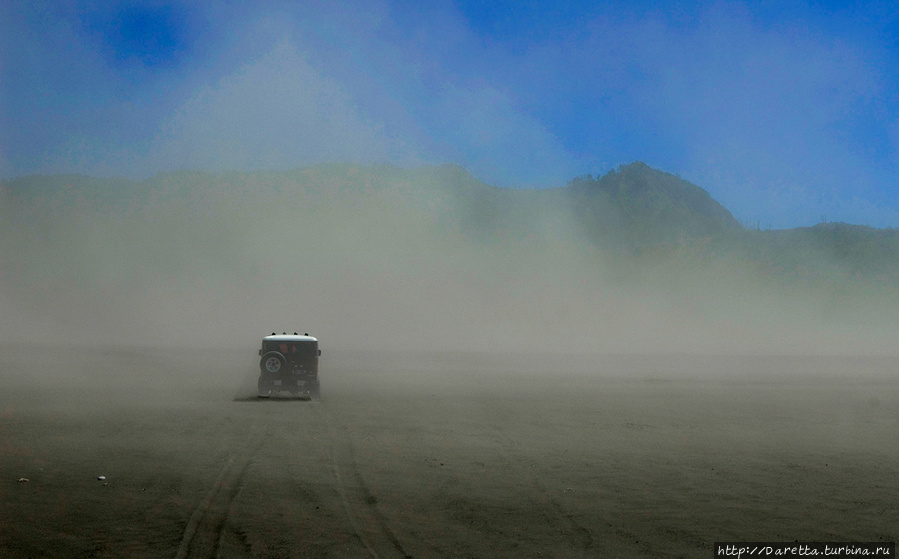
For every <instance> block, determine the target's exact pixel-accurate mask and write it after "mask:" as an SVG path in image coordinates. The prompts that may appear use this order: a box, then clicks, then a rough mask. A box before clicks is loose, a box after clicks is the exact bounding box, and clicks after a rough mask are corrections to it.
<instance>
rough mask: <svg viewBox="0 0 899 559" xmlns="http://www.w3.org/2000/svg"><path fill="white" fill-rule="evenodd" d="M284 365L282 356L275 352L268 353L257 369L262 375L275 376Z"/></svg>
mask: <svg viewBox="0 0 899 559" xmlns="http://www.w3.org/2000/svg"><path fill="white" fill-rule="evenodd" d="M286 363H287V361H286V360H285V359H284V356H283V355H281V354H280V353H278V352H277V351H269V352H268V353H266V354H265V355H263V356H262V359H261V360H260V361H259V368H260V369H261V370H262V374H266V373H268V374H270V375H276V374H278V373H279V372H280V371H281V369H283V368H284V365H285V364H286Z"/></svg>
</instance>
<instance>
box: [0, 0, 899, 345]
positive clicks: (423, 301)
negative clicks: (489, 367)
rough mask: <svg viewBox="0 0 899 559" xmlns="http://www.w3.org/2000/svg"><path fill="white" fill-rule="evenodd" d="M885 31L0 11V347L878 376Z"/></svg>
mask: <svg viewBox="0 0 899 559" xmlns="http://www.w3.org/2000/svg"><path fill="white" fill-rule="evenodd" d="M897 14H899V12H897V9H896V8H894V7H892V6H891V5H890V4H889V3H880V4H873V3H872V4H871V5H865V6H852V7H836V8H834V7H822V6H808V5H807V4H800V3H783V2H778V3H756V2H742V3H741V2H716V3H696V4H695V5H684V4H683V3H674V2H671V3H662V4H660V3H658V2H629V3H595V4H589V3H580V2H548V3H536V5H535V4H534V3H519V2H508V3H490V4H488V5H486V7H485V5H484V4H482V3H475V2H470V3H469V2H450V1H446V2H428V3H401V2H303V3H294V2H283V3H280V2H269V3H249V4H238V5H222V4H220V3H207V2H199V3H198V2H118V3H117V2H99V3H96V2H46V3H45V2H25V1H18V0H11V1H7V2H3V3H2V5H0V53H2V54H0V220H2V222H0V235H2V236H0V338H2V339H3V340H4V341H5V342H10V343H18V342H27V341H29V340H34V339H35V338H39V339H54V340H58V341H59V342H60V343H63V344H97V343H101V344H102V343H107V344H113V345H116V344H125V345H127V344H133V345H167V346H172V345H175V346H183V347H191V346H193V345H197V344H201V345H205V346H234V345H235V344H245V345H254V344H256V343H258V338H259V337H260V336H261V335H263V334H265V333H270V332H272V331H279V332H280V331H286V330H289V331H294V330H307V331H310V333H313V334H315V335H317V336H319V337H320V338H321V339H322V340H327V343H329V344H332V345H334V346H339V347H347V348H359V349H368V348H379V347H385V346H386V347H390V348H397V349H426V350H435V349H436V350H459V349H461V350H502V351H529V352H552V351H570V352H600V351H601V352H704V353H740V352H743V353H753V352H774V353H866V352H878V353H884V352H894V351H895V347H894V346H895V339H896V336H895V335H896V333H897V332H899V324H897V321H899V319H897V317H899V312H896V310H897V309H896V305H897V303H896V302H897V300H899V298H897V297H896V293H897V290H896V286H897V281H896V269H895V266H894V265H892V264H889V263H886V264H883V261H886V260H888V259H889V257H890V256H889V255H893V254H894V252H891V251H892V250H894V249H893V248H890V247H895V246H897V241H896V240H895V238H894V237H895V235H894V232H895V230H894V229H891V228H895V227H897V226H899V196H897V195H896V194H897V190H896V178H895V177H897V176H899V173H897V172H896V171H897V168H896V167H897V162H899V151H897V143H899V104H897V100H896V97H895V95H893V92H894V91H896V90H899V83H897V79H899V78H897V76H899V60H897V57H899V53H897V51H896V49H895V48H894V46H895V40H896V32H897V25H899V18H897ZM634 162H645V164H644V163H634ZM578 177H580V179H581V181H580V182H577V181H576V180H575V179H576V178H578ZM594 177H595V178H594ZM600 177H610V178H608V179H603V180H605V181H606V182H601V181H600ZM616 177H617V178H616ZM647 177H648V178H647ZM615 181H618V182H615ZM641 181H642V182H641ZM686 181H688V182H689V183H690V185H689V188H688V187H687V186H684V185H685V184H686ZM577 185H580V187H578V186H577ZM629 185H630V186H629ZM634 185H636V186H634ZM665 185H668V186H665ZM693 185H697V186H693ZM699 187H701V189H705V191H707V194H708V195H706V192H702V191H700V190H698V189H699ZM578 188H580V190H578ZM628 189H630V190H628ZM641 189H642V190H641ZM678 192H681V193H682V194H683V195H684V196H685V197H684V198H677V196H676V195H675V194H674V193H678ZM672 196H673V197H672ZM713 202H714V203H713ZM718 203H720V205H721V207H720V208H719V207H718ZM710 208H711V209H710ZM704 212H705V213H704ZM703 220H705V221H703ZM834 223H837V224H840V227H838V228H836V229H834V228H830V229H828V228H827V225H828V224H834ZM846 223H849V224H857V225H860V226H870V227H872V228H878V229H877V231H879V232H881V233H883V235H881V236H878V237H872V239H874V240H873V241H870V242H868V240H866V239H867V237H864V235H867V234H868V232H867V230H864V231H861V233H859V230H856V229H846V227H845V224H846ZM817 224H822V228H820V229H817V228H815V226H816V225H817ZM800 228H801V231H800V230H799V229H800ZM788 229H789V230H792V229H797V232H795V234H794V233H789V232H787V233H783V232H782V231H780V230H788ZM875 234H877V235H880V233H871V235H875ZM857 235H862V236H863V237H864V238H863V239H862V240H858V238H857ZM846 239H849V240H846ZM800 241H801V243H806V244H800V245H795V243H796V242H800ZM850 241H851V243H853V244H847V243H849V242H850ZM778 243H781V244H778ZM782 244H784V245H789V247H790V248H789V250H786V249H784V250H781V248H782ZM860 246H864V247H867V248H866V250H868V252H866V253H865V254H866V255H871V256H870V258H868V257H867V256H866V257H865V258H867V259H866V260H865V259H860V258H857V257H854V256H853V254H855V248H857V247H860ZM847 247H848V248H847ZM883 255H886V256H883ZM323 343H324V342H323Z"/></svg>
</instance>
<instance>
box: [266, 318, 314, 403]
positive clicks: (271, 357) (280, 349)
mask: <svg viewBox="0 0 899 559" xmlns="http://www.w3.org/2000/svg"><path fill="white" fill-rule="evenodd" d="M321 354H322V352H321V350H320V349H318V340H317V339H315V338H313V337H312V336H310V335H309V334H303V335H302V336H301V335H299V334H297V333H296V332H294V333H293V334H280V335H279V334H275V333H274V332H273V333H272V335H271V336H266V337H264V338H262V348H261V349H260V350H259V355H260V356H262V359H261V360H260V361H259V369H260V373H259V391H258V393H259V397H260V398H268V397H269V396H271V395H272V394H274V393H277V392H289V393H291V394H300V393H303V392H305V393H308V394H309V398H311V399H312V400H314V401H318V400H320V399H321V390H320V388H319V382H318V356H319V355H321Z"/></svg>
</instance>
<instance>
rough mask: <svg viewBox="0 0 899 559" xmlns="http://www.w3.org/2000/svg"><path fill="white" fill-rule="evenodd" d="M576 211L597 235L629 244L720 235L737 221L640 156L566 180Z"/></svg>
mask: <svg viewBox="0 0 899 559" xmlns="http://www.w3.org/2000/svg"><path fill="white" fill-rule="evenodd" d="M567 190H569V191H570V196H571V197H572V198H573V200H574V201H575V206H574V211H575V215H577V217H578V218H579V219H580V220H581V221H582V222H583V223H584V224H585V225H587V226H588V227H589V228H590V229H592V230H593V231H595V234H596V235H598V236H599V237H605V238H609V239H615V240H616V241H617V242H618V243H619V244H621V245H624V246H631V247H633V246H634V245H635V244H636V245H647V244H650V245H652V244H670V243H673V242H677V241H678V240H679V239H681V238H683V237H684V236H686V237H691V238H692V237H701V236H705V235H713V236H722V235H727V234H731V233H734V232H737V231H740V230H742V229H743V228H742V226H741V225H740V223H739V222H738V221H737V220H736V219H734V217H733V215H731V213H730V212H729V211H727V210H726V209H725V208H724V207H723V206H722V205H721V204H719V203H718V202H716V201H715V200H713V199H712V197H711V196H709V193H708V192H706V191H705V190H703V189H702V188H700V187H698V186H696V185H694V184H691V183H689V182H687V181H685V180H682V179H680V178H678V177H676V176H674V175H671V174H669V173H664V172H662V171H658V170H655V169H652V168H650V167H649V166H647V165H646V164H644V163H642V162H636V163H632V164H630V165H627V166H623V167H620V168H619V169H618V170H617V171H611V172H609V173H607V174H606V175H605V176H603V177H600V178H596V179H593V178H590V177H580V178H576V179H574V180H573V181H571V183H570V184H569V186H568V189H567Z"/></svg>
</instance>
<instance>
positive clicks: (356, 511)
mask: <svg viewBox="0 0 899 559" xmlns="http://www.w3.org/2000/svg"><path fill="white" fill-rule="evenodd" d="M323 350H324V351H323V356H322V358H321V364H320V370H321V378H322V401H321V402H311V401H308V400H306V399H302V398H292V397H279V398H272V399H269V400H259V399H257V398H256V396H255V380H256V375H257V374H258V363H257V360H258V357H257V356H256V351H255V348H252V347H247V348H242V349H239V350H235V349H231V350H225V351H223V350H217V349H148V348H129V347H106V348H87V347H80V348H56V349H52V350H48V349H47V348H46V347H23V346H16V347H4V348H2V352H0V386H2V387H3V388H2V392H0V556H2V557H7V558H25V557H28V558H32V557H179V558H180V557H203V558H206V557H381V558H386V557H703V558H706V557H710V556H711V554H712V544H713V542H716V541H787V542H792V541H796V540H798V541H847V542H859V541H896V540H899V374H897V373H899V361H897V359H896V358H895V357H801V356H764V357H763V356H695V355H693V356H690V355H643V356H640V355H552V354H542V353H539V352H536V351H535V353H534V354H531V355H526V354H516V355H508V354H499V353H496V354H491V353H464V352H458V353H452V352H446V353H427V352H409V353H403V352H399V351H397V352H386V351H380V352H379V351H349V350H347V351H340V350H337V349H335V350H333V351H332V350H329V348H328V347H327V346H326V345H323ZM101 476H102V477H103V478H105V479H100V477H101ZM25 480H27V481H25Z"/></svg>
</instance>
